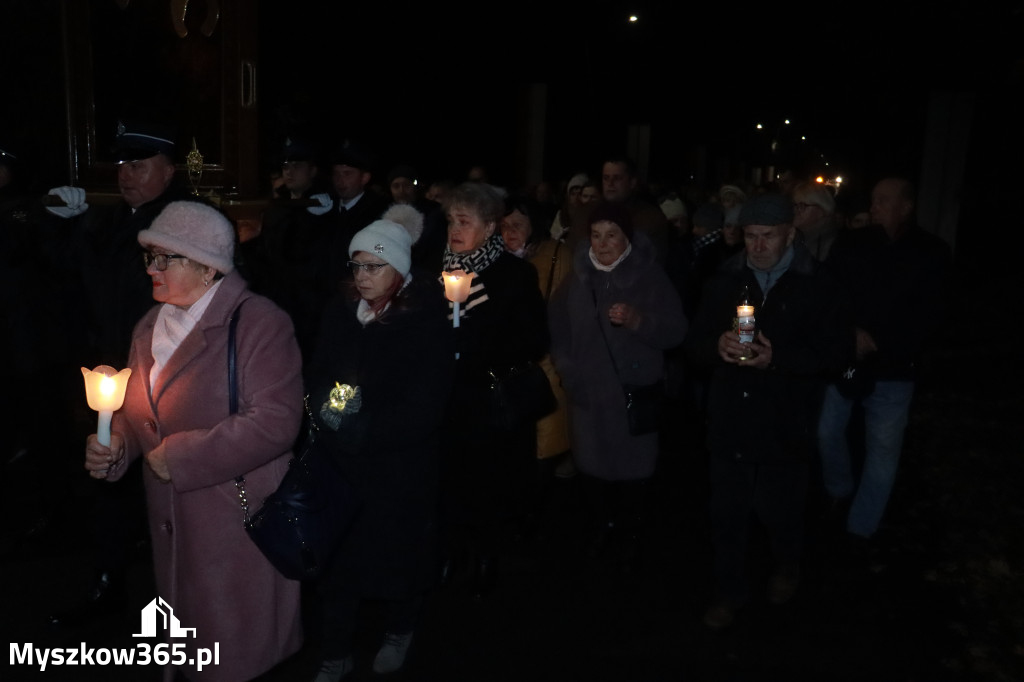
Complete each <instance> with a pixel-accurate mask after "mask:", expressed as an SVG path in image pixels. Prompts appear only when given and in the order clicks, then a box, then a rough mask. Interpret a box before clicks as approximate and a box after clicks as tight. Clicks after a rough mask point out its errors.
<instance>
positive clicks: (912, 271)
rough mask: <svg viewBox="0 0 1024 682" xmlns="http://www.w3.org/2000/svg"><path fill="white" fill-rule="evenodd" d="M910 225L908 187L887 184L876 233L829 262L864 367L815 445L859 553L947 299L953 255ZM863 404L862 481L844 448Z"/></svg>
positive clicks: (828, 401) (900, 181)
mask: <svg viewBox="0 0 1024 682" xmlns="http://www.w3.org/2000/svg"><path fill="white" fill-rule="evenodd" d="M913 216H914V191H913V188H912V187H911V184H910V182H909V181H907V180H906V179H905V178H886V179H883V180H881V181H880V182H879V183H878V184H877V185H875V188H874V190H873V191H872V193H871V219H872V223H873V224H872V225H870V226H868V227H865V228H862V229H859V230H849V231H847V232H846V233H844V234H842V235H840V237H839V238H838V239H836V242H835V244H834V245H833V247H832V251H831V252H830V255H829V258H828V261H827V262H826V267H828V268H829V270H830V271H831V272H832V273H834V275H835V277H836V279H837V280H838V281H839V282H840V283H841V284H842V285H843V286H844V288H845V290H846V291H847V293H848V295H849V298H850V302H851V314H852V316H853V323H854V325H855V329H854V330H853V331H852V332H851V340H854V341H855V343H856V358H857V362H856V363H854V364H853V365H852V366H851V367H850V368H849V370H848V371H847V372H845V373H844V376H845V377H847V378H846V379H841V380H840V381H839V382H837V383H835V384H832V385H830V386H829V387H828V390H827V391H826V393H825V402H824V406H823V407H822V414H821V423H820V425H819V430H818V442H819V448H820V451H821V458H822V477H823V479H824V484H825V489H826V492H827V493H828V495H829V496H830V497H831V498H832V499H833V504H834V506H838V507H839V508H843V507H845V505H846V504H849V514H848V517H847V519H846V530H847V531H848V532H849V533H850V534H851V536H850V540H851V541H852V542H854V543H858V542H859V543H861V544H863V542H864V539H866V538H870V537H872V536H873V535H874V533H875V531H876V530H877V529H878V525H879V523H880V522H881V520H882V516H883V514H884V512H885V507H886V505H887V504H888V501H889V494H890V492H891V491H892V486H893V483H894V481H895V478H896V471H897V468H898V465H899V461H900V452H901V451H902V448H903V431H904V429H905V428H906V425H907V420H908V415H909V412H910V402H911V398H912V396H913V394H914V383H915V380H916V378H917V363H918V359H919V355H920V353H921V350H922V348H924V347H925V345H926V343H927V342H928V340H929V339H930V338H933V337H934V336H935V335H936V333H937V332H938V331H939V329H941V327H942V324H943V317H944V310H945V307H946V301H947V299H948V295H949V292H948V286H949V278H950V275H951V269H952V257H951V253H950V249H949V246H948V245H947V244H946V243H945V242H944V241H942V240H941V239H939V238H938V237H936V236H935V235H933V234H930V233H928V232H926V231H924V230H923V229H921V228H920V227H918V226H917V225H915V224H914V220H913ZM858 376H860V378H859V379H858V378H857V377H858ZM856 402H859V403H860V405H861V407H862V408H863V413H864V466H863V471H862V472H861V475H860V477H859V480H855V479H854V476H853V467H852V465H851V462H850V446H849V444H848V443H847V440H846V427H847V424H848V423H849V421H850V417H851V414H852V412H853V406H854V404H855V403H856Z"/></svg>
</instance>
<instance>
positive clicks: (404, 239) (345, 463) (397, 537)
mask: <svg viewBox="0 0 1024 682" xmlns="http://www.w3.org/2000/svg"><path fill="white" fill-rule="evenodd" d="M422 228H423V216H422V215H421V214H420V213H419V212H418V211H417V210H416V209H415V208H413V207H412V206H407V205H395V206H393V207H392V208H390V209H388V211H386V212H385V213H384V215H383V217H382V218H381V219H380V220H377V221H375V222H373V223H371V224H370V225H368V226H367V227H365V228H364V229H362V230H361V231H359V232H357V233H356V235H355V236H354V237H353V238H352V241H351V243H350V244H349V257H350V258H351V260H350V261H349V267H350V268H351V269H352V272H353V282H352V286H351V288H350V290H349V291H348V292H347V293H346V294H344V295H342V296H341V297H339V298H337V299H335V300H334V301H333V302H332V303H331V304H330V305H329V306H328V307H327V309H326V311H325V314H324V318H323V324H322V326H321V329H322V331H321V336H320V341H319V343H318V345H317V349H316V351H315V352H314V356H313V359H312V362H311V363H310V365H309V367H308V368H307V370H306V374H307V386H308V387H309V391H310V399H309V401H310V405H311V406H312V407H313V409H314V411H315V412H317V413H318V419H317V421H318V424H319V426H320V436H319V437H320V441H319V442H318V447H320V446H323V451H324V452H328V453H330V454H331V455H332V456H333V459H334V461H335V462H336V463H337V464H338V466H339V468H340V469H341V470H342V471H343V472H344V473H345V475H346V478H347V479H348V481H349V482H350V483H351V485H352V487H353V491H354V493H355V494H356V496H357V497H358V498H359V500H360V501H361V502H362V507H361V510H360V512H359V515H358V516H357V518H356V520H355V523H354V526H353V528H352V530H351V531H350V533H349V534H348V536H346V539H345V541H344V543H343V544H342V546H341V547H340V548H339V549H338V552H337V554H336V555H335V557H334V559H333V561H332V564H331V566H330V567H329V568H328V570H327V573H326V574H325V576H324V577H323V579H322V581H321V584H320V591H321V595H322V601H321V608H322V622H323V626H322V629H321V637H322V640H323V642H322V655H323V661H324V662H323V665H322V667H321V671H320V675H319V676H318V677H317V678H316V679H317V681H318V682H332V681H333V680H338V679H341V678H342V677H344V676H345V675H347V674H348V673H349V672H351V671H352V669H353V667H354V661H353V658H352V648H353V641H352V640H353V636H354V634H355V631H356V615H357V610H358V607H359V605H360V602H361V601H362V600H363V599H368V598H373V599H379V600H383V601H384V602H386V603H387V606H388V616H387V617H388V622H387V623H386V627H387V634H385V636H384V642H383V645H382V646H381V648H380V651H379V653H378V654H377V657H376V659H375V660H374V662H373V670H374V672H376V673H378V674H383V673H391V672H395V671H396V670H398V669H399V668H400V667H402V665H403V663H404V662H405V657H406V653H407V652H408V649H409V646H410V644H411V642H412V635H413V630H414V627H415V625H416V617H417V615H418V613H419V607H420V604H421V602H422V596H423V594H424V592H425V591H426V590H427V589H428V588H429V587H430V586H431V585H432V584H434V583H436V581H437V567H438V565H439V559H438V534H437V530H438V528H437V491H438V475H439V474H438V468H439V462H438V457H439V449H440V443H441V425H442V420H443V417H444V410H445V407H446V405H447V402H448V396H449V393H450V390H451V382H452V370H453V364H454V362H455V356H454V347H453V345H452V338H451V334H450V333H449V332H448V323H447V321H446V320H445V310H446V307H445V304H444V296H443V295H442V293H441V286H440V284H439V283H438V280H437V274H436V273H429V274H428V273H421V272H417V271H415V270H411V268H410V264H411V255H410V253H411V249H412V246H413V243H414V242H415V240H416V239H417V238H418V237H419V234H420V232H421V231H422ZM338 384H341V385H346V384H347V385H348V386H351V387H353V389H356V390H358V399H357V400H356V401H355V403H356V404H355V405H353V401H352V400H349V401H348V402H347V403H346V404H345V406H344V407H341V406H339V405H337V404H335V405H333V406H332V405H331V403H330V395H331V393H332V392H334V391H335V390H336V386H337V385H338Z"/></svg>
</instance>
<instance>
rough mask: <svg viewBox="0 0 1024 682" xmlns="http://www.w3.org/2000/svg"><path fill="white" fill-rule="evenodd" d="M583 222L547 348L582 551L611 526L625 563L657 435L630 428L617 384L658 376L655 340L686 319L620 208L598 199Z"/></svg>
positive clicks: (679, 335)
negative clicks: (586, 531) (575, 472)
mask: <svg viewBox="0 0 1024 682" xmlns="http://www.w3.org/2000/svg"><path fill="white" fill-rule="evenodd" d="M589 222H590V241H589V243H586V242H584V243H582V244H580V245H579V247H577V250H576V252H575V254H574V271H573V274H572V275H571V276H570V277H568V278H567V279H566V281H565V282H564V283H563V284H562V286H561V287H560V288H559V290H558V291H557V292H556V293H555V295H554V296H553V298H552V301H551V306H550V309H549V323H550V328H551V337H552V345H551V355H552V358H553V359H554V361H555V366H556V367H557V368H558V373H559V375H560V376H561V377H562V384H563V386H564V387H565V389H566V392H567V394H568V396H569V409H570V421H571V424H572V430H571V442H572V452H573V457H574V458H575V460H576V466H577V468H578V469H579V471H580V472H581V473H582V474H584V481H585V486H586V490H587V491H588V502H589V510H590V513H591V521H592V524H593V527H592V528H591V532H592V536H591V542H592V545H591V550H592V551H593V552H595V553H597V552H601V551H603V549H604V545H605V543H606V541H607V540H609V537H608V533H609V531H610V530H613V529H614V530H616V532H615V533H614V535H615V536H617V539H619V540H621V541H622V542H621V543H616V547H617V549H618V550H619V551H620V552H621V553H619V554H618V557H619V558H621V559H623V561H625V562H626V565H625V566H624V567H627V568H628V566H629V564H630V563H631V561H632V559H633V558H634V557H635V551H636V549H637V546H636V537H637V532H638V529H639V523H640V519H641V516H642V509H641V505H640V502H641V500H642V498H643V494H644V491H643V483H644V481H646V480H647V479H649V478H650V477H651V475H652V474H653V473H654V466H655V462H656V460H657V455H658V434H657V433H656V432H654V433H647V434H644V435H639V436H633V435H630V433H629V427H628V423H627V418H626V405H625V398H624V393H623V388H622V386H623V384H633V385H649V384H654V383H656V382H658V381H659V380H660V379H661V378H662V373H663V370H664V351H665V349H667V348H671V347H673V346H675V345H677V344H679V343H680V342H681V341H682V339H683V336H684V335H685V333H686V326H687V325H686V318H685V316H684V315H683V308H682V303H681V302H680V300H679V296H678V295H677V294H676V291H675V289H674V288H673V287H672V284H671V282H670V281H669V279H668V277H667V275H666V274H665V273H664V271H663V270H662V268H661V266H659V265H658V264H657V262H656V261H655V254H654V248H653V246H652V245H651V242H650V241H649V240H648V239H647V238H646V235H644V234H643V233H640V232H636V233H634V232H633V229H632V223H631V220H630V216H629V212H628V211H627V210H625V209H624V208H623V207H622V206H621V205H619V204H613V203H606V204H602V205H601V206H599V207H598V208H597V209H596V210H595V211H594V213H593V214H592V215H591V217H590V221H589ZM612 539H615V538H612Z"/></svg>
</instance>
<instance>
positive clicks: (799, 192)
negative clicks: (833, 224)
mask: <svg viewBox="0 0 1024 682" xmlns="http://www.w3.org/2000/svg"><path fill="white" fill-rule="evenodd" d="M793 203H794V204H811V205H812V206H817V207H818V208H820V209H821V210H823V211H825V213H827V214H829V215H832V214H833V213H835V212H836V200H835V197H833V196H832V192H831V191H829V188H828V187H826V186H825V185H820V184H818V183H817V182H801V183H800V184H799V185H797V186H796V188H794V189H793Z"/></svg>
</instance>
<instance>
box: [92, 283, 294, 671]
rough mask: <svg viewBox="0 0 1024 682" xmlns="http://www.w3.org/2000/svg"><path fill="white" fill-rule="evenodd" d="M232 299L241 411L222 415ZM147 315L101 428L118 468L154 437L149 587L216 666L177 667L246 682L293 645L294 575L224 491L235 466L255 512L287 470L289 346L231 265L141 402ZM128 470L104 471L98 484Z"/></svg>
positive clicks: (147, 362)
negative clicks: (163, 455)
mask: <svg viewBox="0 0 1024 682" xmlns="http://www.w3.org/2000/svg"><path fill="white" fill-rule="evenodd" d="M240 302H244V305H243V306H242V308H241V311H240V316H239V322H238V329H237V332H236V348H237V363H238V399H239V408H238V413H237V414H234V415H231V414H230V410H229V406H228V379H227V358H228V347H227V342H228V321H229V318H230V317H231V313H232V311H233V310H235V308H236V306H238V304H239V303H240ZM158 310H159V306H156V307H154V308H153V309H152V310H150V311H149V313H147V314H146V316H145V317H143V318H142V320H141V321H140V322H139V323H138V325H136V327H135V332H134V334H133V337H132V348H131V355H130V358H129V364H130V367H131V369H132V374H131V378H130V380H129V382H128V391H127V395H126V397H125V403H124V407H123V408H122V409H121V410H119V411H118V412H117V414H116V415H115V417H114V424H113V427H112V429H113V430H114V431H118V432H120V433H121V434H122V435H123V437H124V439H125V443H126V455H127V456H126V458H125V460H123V462H125V463H126V462H127V461H131V460H133V459H135V458H138V457H139V456H141V455H142V454H143V453H144V452H149V451H150V450H152V449H154V448H155V447H156V446H157V445H159V444H160V443H161V442H163V443H164V444H165V448H166V452H167V465H168V468H169V470H170V473H171V481H170V482H169V483H162V482H160V480H159V479H157V478H156V476H155V475H154V474H153V472H152V471H151V470H150V469H149V468H148V467H146V466H145V465H144V464H143V466H144V476H143V477H144V479H145V486H146V498H147V502H148V509H149V527H150V533H151V535H152V542H153V563H154V569H155V572H156V586H157V589H158V594H159V596H160V597H162V598H163V599H164V600H165V601H166V602H167V603H168V604H169V605H170V606H171V607H172V608H173V609H174V615H175V617H177V618H178V619H179V621H180V623H181V626H182V627H186V628H195V638H191V637H188V638H185V639H180V640H173V642H175V643H177V642H182V643H184V644H185V645H186V648H185V651H186V653H187V655H188V657H189V658H192V657H195V655H196V654H195V649H196V648H197V647H198V648H208V649H211V650H212V649H213V647H214V643H217V644H218V645H219V651H220V664H219V665H217V666H208V667H206V668H205V669H204V670H203V671H202V672H201V673H197V672H196V670H195V669H194V668H189V667H187V666H186V667H185V669H184V670H183V672H185V673H186V675H187V676H188V677H189V678H192V679H202V680H218V681H220V680H224V681H228V680H248V679H251V678H253V677H255V676H257V675H259V674H261V673H263V672H265V671H266V670H268V669H270V668H271V667H272V666H273V665H274V664H276V663H278V662H279V661H281V660H282V659H283V658H285V657H287V656H288V655H290V654H292V653H293V652H295V651H297V650H298V648H299V647H300V645H301V643H302V629H301V623H300V609H299V583H298V582H295V581H291V580H287V579H285V578H284V577H282V576H281V575H280V574H279V573H278V572H277V571H276V570H275V569H274V568H273V567H272V566H271V565H270V563H269V562H268V561H267V560H266V559H265V558H264V557H263V555H262V554H261V553H260V551H259V550H258V549H257V548H256V546H255V545H254V544H253V543H252V541H251V540H250V539H249V537H248V536H247V535H246V533H245V529H244V528H243V526H242V509H241V506H240V505H239V500H238V494H237V492H236V488H235V477H236V476H239V475H244V476H245V486H246V491H247V493H248V497H249V502H250V505H251V508H252V510H253V511H255V509H256V508H258V507H259V505H260V504H261V502H262V500H263V498H264V497H266V496H267V495H268V494H270V493H271V492H272V491H273V490H274V489H275V488H276V487H277V485H278V483H279V482H280V480H281V478H282V476H284V473H285V470H286V469H287V467H288V461H289V459H290V457H291V453H290V451H289V449H290V448H291V445H292V443H293V442H294V440H295V437H296V435H297V434H298V430H299V426H300V422H301V412H302V378H301V359H300V355H299V349H298V346H297V344H296V341H295V334H294V331H293V329H292V324H291V321H290V320H289V318H288V316H287V315H286V314H285V313H284V312H283V311H281V310H280V309H279V308H277V307H276V306H275V305H274V304H273V303H272V302H271V301H269V300H268V299H265V298H263V297H260V296H257V295H255V294H253V293H251V292H250V291H248V288H247V286H246V283H245V280H244V279H242V277H241V276H240V275H238V274H237V273H232V274H229V275H228V276H227V277H225V278H224V280H223V281H222V282H221V284H220V288H219V290H218V291H217V292H216V294H215V295H214V298H213V301H211V303H210V305H209V307H208V308H207V309H206V312H205V313H204V314H203V317H202V319H200V321H199V323H198V324H197V325H196V327H195V329H193V330H192V332H191V333H190V334H189V335H188V336H187V337H186V338H185V340H184V341H183V342H182V344H181V345H180V346H179V347H178V349H177V350H176V351H175V352H174V355H173V356H172V357H171V358H170V360H169V361H168V363H167V366H166V367H164V369H163V370H162V372H161V373H160V375H159V377H158V379H157V383H156V386H154V387H153V390H152V400H151V399H150V387H149V374H150V369H151V368H152V366H153V355H152V352H151V350H150V349H151V345H152V339H153V325H154V322H155V321H156V317H157V312H158ZM126 468H127V466H125V465H124V464H122V465H121V466H118V467H117V468H116V470H114V469H112V470H111V472H110V476H109V480H116V479H117V478H118V477H120V476H121V475H123V474H124V470H125V469H126ZM155 596H157V595H154V597H155ZM157 643H158V642H155V641H154V642H152V644H153V645H154V646H155V645H156V644H157Z"/></svg>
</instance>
